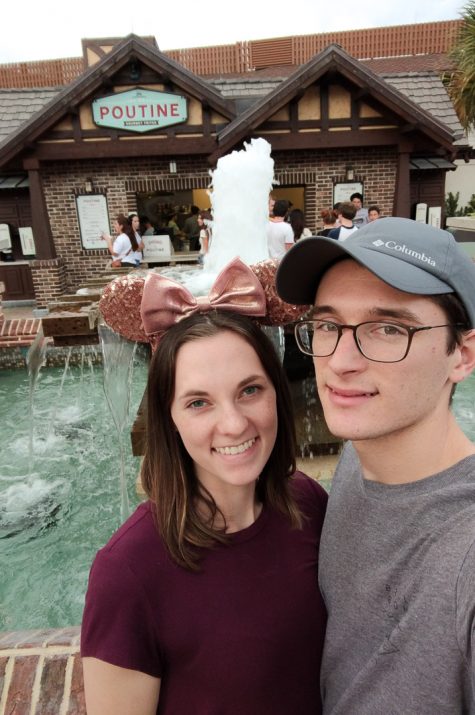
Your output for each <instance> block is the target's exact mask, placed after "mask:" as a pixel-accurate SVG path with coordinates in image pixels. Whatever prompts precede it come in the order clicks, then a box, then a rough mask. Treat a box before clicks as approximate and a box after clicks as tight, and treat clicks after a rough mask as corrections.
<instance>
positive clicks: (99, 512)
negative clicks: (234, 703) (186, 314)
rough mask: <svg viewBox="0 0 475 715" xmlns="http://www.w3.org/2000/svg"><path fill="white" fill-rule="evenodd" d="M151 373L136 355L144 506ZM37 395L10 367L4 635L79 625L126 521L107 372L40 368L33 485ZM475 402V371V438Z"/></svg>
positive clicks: (462, 408)
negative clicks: (144, 419)
mask: <svg viewBox="0 0 475 715" xmlns="http://www.w3.org/2000/svg"><path fill="white" fill-rule="evenodd" d="M146 371H147V368H146V361H145V358H144V357H143V355H142V354H141V353H138V354H136V356H135V359H134V369H133V377H132V382H131V387H132V390H131V400H130V403H131V409H130V415H129V417H128V418H127V419H126V420H125V423H126V426H125V429H124V432H125V436H126V439H127V442H126V449H125V457H124V470H125V475H126V483H127V496H128V500H129V503H130V508H131V509H134V508H135V507H136V505H137V504H138V503H139V497H138V496H137V494H136V491H135V480H136V476H137V473H138V469H139V459H138V458H136V457H132V456H131V449H130V446H129V443H128V440H129V437H128V435H129V432H130V426H131V423H132V421H133V415H135V414H136V410H137V408H138V405H139V403H140V400H141V398H142V395H143V391H144V389H145V383H146ZM62 382H63V385H62V388H61V383H62ZM60 388H61V389H62V392H61V394H60ZM28 401H29V395H28V376H27V375H26V373H24V372H22V371H18V370H14V371H3V372H0V414H1V415H2V438H3V439H2V451H1V453H2V457H1V460H0V505H1V507H0V574H1V578H0V631H2V630H19V629H24V628H26V629H30V628H47V627H53V628H54V627H63V626H68V625H75V624H79V623H80V621H81V615H82V609H83V603H84V593H85V590H86V584H87V576H88V572H89V567H90V565H91V562H92V559H93V557H94V554H95V553H96V551H97V549H99V548H100V547H101V546H103V544H105V543H106V541H107V540H108V539H109V537H110V536H111V535H112V533H113V532H114V531H115V530H116V529H117V527H118V526H119V524H120V523H121V517H120V503H121V494H120V489H119V472H120V454H119V448H118V441H117V428H116V425H115V424H114V422H113V419H112V417H111V414H110V411H109V408H108V406H107V404H106V401H105V400H104V399H103V371H102V369H100V368H97V367H93V366H92V365H91V364H87V362H86V364H85V365H84V366H83V369H82V370H81V368H80V367H74V368H68V370H67V374H66V377H64V371H63V369H61V368H48V369H45V368H43V370H42V371H41V372H40V376H39V380H38V383H37V387H36V391H35V400H34V416H35V430H34V452H35V458H34V465H33V472H32V475H31V489H27V488H26V484H27V475H28V473H29V450H28V442H29V426H28V424H27V421H26V420H25V414H27V413H28ZM474 404H475V375H472V376H471V377H470V378H469V379H468V380H466V381H465V382H463V383H462V384H461V385H460V386H459V388H458V389H457V392H456V394H455V398H454V412H455V414H456V416H457V419H458V420H459V423H460V424H461V426H462V428H463V429H464V431H465V432H466V433H467V435H468V436H469V437H470V438H471V439H473V440H474V441H475V419H474V417H475V415H474ZM302 429H304V430H305V426H303V427H302ZM38 503H39V504H40V505H41V509H42V510H43V511H41V510H40V511H38V509H37V508H36V505H37V504H38Z"/></svg>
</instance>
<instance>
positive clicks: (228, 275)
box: [99, 258, 308, 348]
mask: <svg viewBox="0 0 475 715" xmlns="http://www.w3.org/2000/svg"><path fill="white" fill-rule="evenodd" d="M277 265H278V263H277V261H275V260H271V259H269V260H266V261H261V262H260V263H256V264H254V265H253V266H247V265H246V264H245V263H243V262H242V261H241V260H240V259H239V258H235V259H233V260H232V261H231V262H230V263H229V264H228V265H227V266H225V268H224V269H223V270H222V271H221V273H220V274H219V275H218V276H217V278H216V280H215V282H214V285H213V286H212V288H211V290H210V293H209V294H208V296H200V297H198V298H195V297H194V296H193V295H192V294H191V293H190V291H189V290H188V289H187V288H186V287H185V286H183V285H181V284H180V283H177V282H176V281H173V280H171V279H170V278H167V277H166V276H163V275H162V274H160V273H155V272H144V271H132V272H131V273H128V274H127V275H125V276H119V277H117V278H115V279H114V280H112V281H111V282H110V283H108V284H107V285H106V286H105V288H104V290H103V293H102V297H101V300H100V302H99V310H100V312H101V314H102V316H103V318H104V320H105V322H106V323H107V325H108V326H109V327H110V328H112V330H114V331H115V332H116V333H119V334H120V335H122V336H123V337H125V338H127V340H134V341H136V342H141V343H151V344H152V348H155V347H156V344H157V341H158V339H159V337H160V335H161V334H163V332H164V330H167V329H168V328H169V327H170V326H171V325H173V324H174V323H176V322H178V321H179V320H182V319H183V318H185V317H187V316H188V315H191V314H192V313H194V312H197V311H202V312H206V311H207V310H214V309H217V310H232V311H234V312H236V313H241V314H243V315H249V316H250V317H255V318H256V319H258V320H259V322H260V323H262V324H264V325H285V324H287V323H292V322H294V321H296V320H298V319H299V317H300V316H301V315H302V314H303V313H304V312H305V311H306V310H307V308H308V306H301V305H299V306H295V305H290V304H289V303H285V302H284V301H283V300H282V299H281V298H279V296H278V295H277V293H276V289H275V275H276V271H277Z"/></svg>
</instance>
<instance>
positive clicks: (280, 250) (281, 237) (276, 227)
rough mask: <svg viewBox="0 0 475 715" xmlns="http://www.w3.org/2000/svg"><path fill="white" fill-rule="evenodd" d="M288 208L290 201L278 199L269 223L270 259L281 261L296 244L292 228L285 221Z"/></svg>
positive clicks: (268, 243) (268, 244) (268, 242)
mask: <svg viewBox="0 0 475 715" xmlns="http://www.w3.org/2000/svg"><path fill="white" fill-rule="evenodd" d="M288 208H289V203H288V201H285V200H284V199H277V201H276V202H275V204H274V209H273V216H272V218H270V219H269V221H268V222H267V246H268V249H269V257H270V258H276V259H278V260H280V259H281V258H282V257H283V256H284V255H285V252H286V251H288V250H289V248H290V247H291V246H293V245H294V243H295V239H294V232H293V230H292V227H291V225H290V224H289V223H287V221H286V220H285V218H286V216H287V211H288Z"/></svg>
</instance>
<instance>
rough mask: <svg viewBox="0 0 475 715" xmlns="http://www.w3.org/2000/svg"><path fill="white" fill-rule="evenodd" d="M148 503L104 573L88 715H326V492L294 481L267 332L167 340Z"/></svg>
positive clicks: (152, 428) (89, 636) (100, 558)
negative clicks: (320, 565)
mask: <svg viewBox="0 0 475 715" xmlns="http://www.w3.org/2000/svg"><path fill="white" fill-rule="evenodd" d="M147 402H148V410H147V412H148V415H147V430H148V440H147V442H148V443H147V451H146V455H145V459H144V463H143V468H142V481H143V485H144V487H145V491H146V493H147V495H148V498H149V500H148V501H147V502H146V503H143V504H141V505H140V506H139V507H138V509H137V510H136V512H135V514H134V515H133V516H132V517H130V518H129V519H128V521H126V522H125V524H124V525H123V526H122V527H121V528H120V529H119V531H118V532H117V533H116V534H115V535H114V536H113V537H112V539H111V540H110V542H109V543H108V544H107V545H106V546H105V547H104V548H103V549H101V551H99V553H98V555H97V556H96V560H95V562H94V565H93V567H92V570H91V575H90V581H89V588H88V593H87V597H86V607H85V612H84V620H83V626H82V638H81V649H82V655H83V665H84V682H85V692H86V704H87V710H88V714H89V715H130V713H134V715H155V713H161V714H162V713H165V714H169V713H172V714H173V715H190V713H193V715H201V714H202V715H205V714H206V715H217V714H218V713H226V714H227V715H241V714H242V713H245V714H246V715H263V714H264V713H272V714H273V715H289V714H290V713H299V715H307V714H308V715H315V713H319V712H321V706H320V695H319V668H320V657H321V649H322V642H323V635H324V624H325V611H324V606H323V602H322V599H321V596H320V593H319V590H318V585H317V560H318V545H319V539H320V531H321V527H322V521H323V516H324V511H325V506H326V494H325V492H324V490H323V489H322V488H321V487H320V486H319V485H318V484H317V483H316V482H314V481H313V480H311V479H309V478H308V477H305V476H304V475H303V474H301V473H298V472H297V473H295V458H294V449H295V431H294V424H293V416H292V409H291V402H290V397H289V392H288V387H287V384H286V380H285V375H284V374H283V371H282V368H281V365H280V362H279V360H278V358H277V355H276V353H275V351H274V349H273V347H272V345H271V343H270V342H269V340H268V339H267V337H266V336H265V334H264V333H263V332H262V330H261V329H260V327H259V326H258V325H257V324H256V323H254V322H253V321H251V320H250V319H249V318H247V317H244V316H242V315H237V314H235V313H230V312H224V311H211V312H208V313H201V312H196V313H194V314H193V315H191V316H190V317H187V318H185V319H183V320H181V321H179V322H178V323H176V324H175V325H174V326H173V327H171V328H170V329H169V330H168V332H166V333H165V335H164V336H163V337H162V338H161V341H160V343H159V345H158V348H157V350H156V352H155V354H154V356H153V358H152V362H151V366H150V373H149V381H148V388H147Z"/></svg>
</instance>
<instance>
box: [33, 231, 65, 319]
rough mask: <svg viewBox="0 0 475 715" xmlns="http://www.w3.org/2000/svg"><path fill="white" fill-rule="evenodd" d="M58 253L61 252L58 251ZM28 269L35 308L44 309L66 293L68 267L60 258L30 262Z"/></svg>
mask: <svg viewBox="0 0 475 715" xmlns="http://www.w3.org/2000/svg"><path fill="white" fill-rule="evenodd" d="M59 246H60V244H59ZM59 246H57V250H58V249H59ZM58 253H61V251H60V250H58ZM30 268H31V277H32V279H33V286H34V289H35V298H36V306H37V308H45V307H46V306H47V304H48V303H50V302H51V301H54V300H57V299H58V298H59V297H60V296H61V295H62V294H63V293H65V292H66V290H67V285H68V283H67V280H68V279H67V274H68V271H69V266H67V265H66V262H65V260H63V258H62V257H61V256H60V257H59V258H55V259H51V260H36V261H30Z"/></svg>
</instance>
